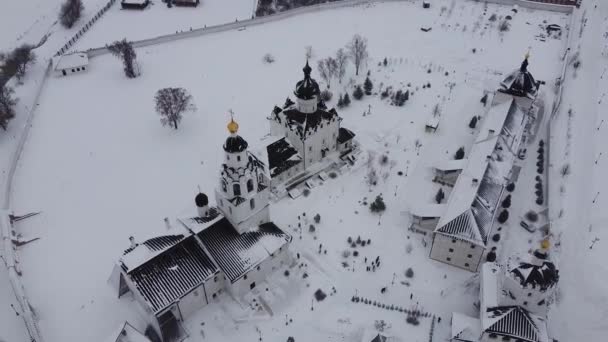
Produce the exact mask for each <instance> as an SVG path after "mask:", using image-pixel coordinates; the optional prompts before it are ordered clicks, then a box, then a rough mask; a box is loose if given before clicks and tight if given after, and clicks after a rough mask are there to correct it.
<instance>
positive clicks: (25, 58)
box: [0, 44, 36, 82]
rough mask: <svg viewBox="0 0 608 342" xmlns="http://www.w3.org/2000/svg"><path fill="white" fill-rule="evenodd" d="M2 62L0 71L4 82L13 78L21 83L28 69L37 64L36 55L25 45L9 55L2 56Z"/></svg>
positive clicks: (0, 59) (0, 57)
mask: <svg viewBox="0 0 608 342" xmlns="http://www.w3.org/2000/svg"><path fill="white" fill-rule="evenodd" d="M0 61H1V62H2V66H1V67H0V70H1V71H2V79H3V80H4V82H5V81H7V80H8V79H9V78H11V77H13V76H15V77H17V79H18V80H19V81H21V80H22V79H23V77H24V76H25V73H26V72H27V69H28V68H29V67H30V66H31V65H32V64H34V63H35V62H36V54H35V53H34V52H32V47H31V46H30V45H27V44H23V45H21V46H19V47H17V48H15V49H14V50H13V51H11V52H9V53H8V54H3V55H2V56H0Z"/></svg>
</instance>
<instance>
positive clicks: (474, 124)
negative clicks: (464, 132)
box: [469, 116, 477, 128]
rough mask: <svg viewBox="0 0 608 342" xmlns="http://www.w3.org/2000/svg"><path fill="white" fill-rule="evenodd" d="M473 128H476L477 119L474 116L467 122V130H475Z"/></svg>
mask: <svg viewBox="0 0 608 342" xmlns="http://www.w3.org/2000/svg"><path fill="white" fill-rule="evenodd" d="M475 126H477V117H476V116H474V117H472V118H471V121H470V122H469V128H475Z"/></svg>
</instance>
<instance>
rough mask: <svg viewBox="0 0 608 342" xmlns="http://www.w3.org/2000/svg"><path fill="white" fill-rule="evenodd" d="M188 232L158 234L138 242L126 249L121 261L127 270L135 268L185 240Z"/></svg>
mask: <svg viewBox="0 0 608 342" xmlns="http://www.w3.org/2000/svg"><path fill="white" fill-rule="evenodd" d="M187 235H188V234H187V233H186V232H185V231H184V232H181V231H176V232H175V233H174V234H169V235H157V236H154V237H151V238H149V239H147V240H145V241H144V242H142V243H137V244H136V245H135V246H131V247H129V248H128V249H126V250H125V251H124V253H123V255H122V257H121V258H120V262H121V263H122V265H123V268H125V270H126V271H130V270H133V269H135V268H137V267H139V266H140V265H142V264H144V263H145V262H147V261H148V260H150V259H152V258H154V257H155V256H157V255H160V254H162V253H163V252H164V251H166V250H167V249H169V248H171V247H173V246H175V245H177V244H178V243H180V242H181V241H183V240H184V239H185V238H186V236H187Z"/></svg>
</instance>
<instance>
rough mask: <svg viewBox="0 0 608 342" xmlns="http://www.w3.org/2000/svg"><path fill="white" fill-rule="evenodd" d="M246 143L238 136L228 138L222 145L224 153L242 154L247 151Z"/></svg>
mask: <svg viewBox="0 0 608 342" xmlns="http://www.w3.org/2000/svg"><path fill="white" fill-rule="evenodd" d="M248 145H249V144H247V141H245V139H243V138H241V136H240V135H233V136H229V137H228V139H226V142H225V143H224V151H226V152H228V153H238V152H243V151H245V150H246V149H247V146H248Z"/></svg>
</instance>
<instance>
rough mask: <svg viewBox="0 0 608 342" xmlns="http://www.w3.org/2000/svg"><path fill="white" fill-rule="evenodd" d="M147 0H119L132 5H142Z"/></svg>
mask: <svg viewBox="0 0 608 342" xmlns="http://www.w3.org/2000/svg"><path fill="white" fill-rule="evenodd" d="M148 1H149V0H121V1H120V2H124V3H125V4H134V5H144V4H145V3H146V2H148Z"/></svg>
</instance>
